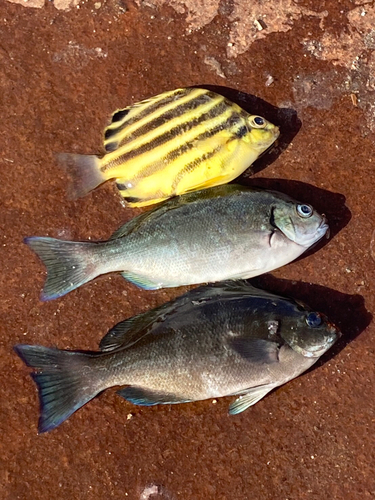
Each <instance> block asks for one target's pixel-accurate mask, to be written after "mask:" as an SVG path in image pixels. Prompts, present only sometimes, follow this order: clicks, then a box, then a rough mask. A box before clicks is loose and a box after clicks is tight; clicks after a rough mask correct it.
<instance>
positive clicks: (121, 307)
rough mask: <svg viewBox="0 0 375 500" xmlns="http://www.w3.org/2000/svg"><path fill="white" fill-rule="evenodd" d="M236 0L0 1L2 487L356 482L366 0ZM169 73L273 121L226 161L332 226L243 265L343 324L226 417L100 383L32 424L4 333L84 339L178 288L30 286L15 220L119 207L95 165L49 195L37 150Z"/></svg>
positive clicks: (47, 222) (287, 489)
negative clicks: (317, 244) (86, 188)
mask: <svg viewBox="0 0 375 500" xmlns="http://www.w3.org/2000/svg"><path fill="white" fill-rule="evenodd" d="M21 4H22V2H21ZM36 4H40V2H36ZM69 4H72V2H65V3H63V2H61V1H60V2H58V4H57V6H58V7H59V8H61V9H63V8H66V6H67V5H69ZM73 4H74V2H73ZM248 4H249V3H248V2H242V1H240V0H237V1H233V2H230V1H224V0H222V1H221V2H207V10H205V3H204V2H200V3H199V9H200V11H201V12H200V11H199V9H198V11H197V9H195V10H194V9H193V7H191V6H192V5H193V4H192V3H191V2H189V1H186V2H185V3H184V2H182V1H181V2H178V1H177V0H176V1H175V2H173V3H172V4H170V3H169V2H162V1H158V2H156V1H155V2H152V1H150V2H141V1H138V2H137V3H132V2H130V1H125V0H116V1H115V0H109V1H101V2H96V3H94V2H92V1H89V2H81V3H80V4H78V7H79V8H77V7H74V8H72V9H71V10H70V11H69V10H67V11H64V10H57V9H56V8H55V7H54V5H53V4H52V3H47V4H46V5H45V6H44V7H42V8H39V9H38V8H25V6H24V5H19V4H14V3H8V2H2V3H1V4H0V13H1V15H0V64H1V71H0V89H1V92H0V96H1V97H0V103H1V123H0V128H1V146H2V147H1V156H0V168H1V182H0V200H1V211H0V227H1V233H0V239H1V246H0V263H1V264H0V266H1V273H0V289H1V302H0V319H1V321H0V328H1V343H0V359H1V364H0V373H1V386H0V394H1V409H0V430H1V440H0V450H1V453H0V460H1V462H0V469H1V470H0V472H1V481H0V497H1V498H3V499H7V500H15V499H22V500H35V499H36V498H38V499H40V500H47V499H48V500H51V499H80V500H81V499H95V500H102V499H103V500H104V499H108V498H113V499H118V500H120V499H121V500H124V499H125V498H129V499H131V500H133V499H134V500H142V499H147V498H148V497H150V498H156V499H158V498H160V499H164V498H165V499H169V500H172V499H173V500H176V499H184V500H200V499H204V500H208V499H209V500H211V499H215V500H218V499H220V500H229V499H230V500H233V499H236V500H237V499H241V500H242V499H262V500H276V499H277V500H279V499H280V500H287V499H288V500H303V499H307V500H310V499H311V500H320V499H327V498H330V499H345V500H351V499H353V500H354V499H359V498H360V499H372V498H374V497H375V481H374V462H375V456H374V455H375V452H374V449H375V446H374V418H375V415H374V405H375V404H374V401H375V375H374V351H375V348H374V335H375V331H374V324H373V323H372V322H371V320H372V316H371V314H373V313H374V310H375V299H374V281H375V261H374V259H375V244H374V238H375V237H374V231H375V223H374V213H373V207H374V203H373V197H374V192H375V176H374V161H375V160H374V130H375V127H374V117H375V115H374V109H375V108H374V104H373V103H374V84H373V81H374V77H373V66H374V62H373V60H374V54H373V50H374V48H375V44H373V43H372V40H373V32H372V25H373V23H372V20H373V16H374V11H373V7H371V6H368V7H367V6H366V5H362V6H361V5H359V2H358V3H357V5H358V6H356V5H355V3H354V2H350V1H349V0H346V1H343V2H339V3H337V2H335V1H334V0H326V1H323V2H319V5H318V4H317V3H316V2H309V1H308V0H306V1H303V2H293V4H291V3H290V1H289V0H280V1H276V0H275V1H272V0H270V1H269V2H261V1H259V2H256V9H255V7H254V9H255V10H254V12H256V13H257V18H256V19H253V18H252V17H251V16H252V11H251V9H250V10H249V8H248ZM263 4H264V6H266V4H267V9H266V8H265V9H264V11H262V5H263ZM25 5H26V3H25ZM170 5H172V6H170ZM272 5H273V9H272V8H270V6H272ZM173 6H174V8H173ZM288 6H291V7H290V8H291V9H292V11H291V15H290V16H289V17H288V8H289V7H288ZM298 6H300V7H298ZM318 7H319V8H318ZM366 8H367V9H368V10H366ZM176 9H177V10H176ZM241 9H242V10H241ZM277 9H279V12H280V16H281V17H280V16H279V17H277V16H276V18H275V16H272V12H275V11H277ZM197 12H198V14H199V15H197ZM262 12H264V13H266V17H262V15H261V14H262ZM215 13H216V14H215ZM267 15H268V16H269V18H270V21H268V24H267ZM366 16H368V17H366ZM367 19H368V22H367V21H366V20H367ZM190 21H191V22H192V23H193V24H191V25H190V24H189V22H190ZM255 21H257V22H255ZM366 22H367V24H366ZM194 23H195V24H194ZM199 23H201V24H199ZM196 28H198V29H196ZM249 30H250V31H249ZM258 32H261V36H258V34H257V33H258ZM250 35H251V36H250ZM236 43H238V50H236V45H235V44H236ZM228 44H229V45H228ZM230 44H231V45H230ZM349 55H350V58H349ZM188 85H212V86H223V87H225V88H224V89H221V90H222V92H224V93H227V94H228V95H231V96H234V97H236V98H237V102H239V103H240V104H242V105H243V106H244V107H245V108H247V109H248V110H250V108H252V109H255V110H257V111H263V112H264V113H265V115H266V117H267V118H270V119H273V120H275V121H277V122H278V123H279V124H280V125H281V129H282V133H283V135H282V137H281V139H280V144H279V147H278V149H277V150H276V151H273V152H272V153H271V154H269V155H266V156H265V157H263V158H262V159H261V160H260V162H258V164H257V165H255V166H254V170H256V171H257V173H256V175H255V178H249V176H245V177H243V179H242V180H243V182H246V183H249V184H262V185H265V186H268V187H272V188H276V189H280V190H284V191H285V192H287V193H289V194H292V195H293V196H294V197H296V198H299V199H301V200H303V201H306V202H311V203H313V204H314V205H315V206H316V207H317V208H318V209H320V210H321V211H323V212H325V213H326V214H327V216H328V217H329V220H330V223H331V226H332V238H331V240H330V241H328V242H326V244H325V245H322V247H321V248H320V249H319V250H318V251H314V252H311V253H310V255H308V256H306V257H305V258H302V259H300V260H298V261H297V262H294V263H292V264H290V265H289V266H287V267H285V268H282V269H280V270H278V271H276V272H275V273H274V277H272V276H266V277H263V278H259V279H258V280H257V282H258V283H261V284H263V285H264V286H267V287H268V288H269V289H271V290H275V291H284V292H285V293H289V294H291V295H293V296H294V297H296V298H300V299H303V300H305V301H306V302H307V303H310V304H311V305H312V306H313V307H316V308H318V309H321V310H322V311H323V312H325V313H327V314H328V315H329V316H330V317H331V318H332V320H333V321H335V322H336V323H337V324H338V325H339V326H340V327H341V328H342V331H343V334H344V335H343V338H342V339H341V341H340V343H339V344H338V345H337V346H335V347H334V349H333V350H332V352H331V353H328V355H327V356H325V357H324V358H323V359H322V360H321V362H319V363H318V365H317V366H316V367H315V368H314V369H313V370H311V371H310V372H308V373H306V374H304V375H303V376H301V377H300V378H298V379H296V380H294V381H292V382H290V383H289V384H287V385H286V386H284V387H282V388H281V389H279V390H277V391H275V392H273V393H272V394H270V395H269V396H267V397H266V398H265V399H264V400H263V401H261V402H260V403H258V404H257V405H256V406H254V407H253V408H251V409H249V410H248V411H246V412H244V413H243V414H241V415H238V416H235V417H229V416H228V415H227V408H228V404H229V402H230V400H231V398H226V399H223V400H218V401H217V403H216V404H213V402H212V401H205V402H200V403H196V404H186V405H176V406H165V407H154V408H140V407H136V406H133V405H131V404H130V403H127V402H126V401H124V400H122V399H121V398H119V397H118V396H116V394H115V390H109V391H107V392H106V393H104V394H102V395H100V396H99V397H98V398H96V399H95V400H94V401H92V402H91V403H89V404H88V405H86V406H85V407H84V408H83V409H81V410H80V411H79V412H77V413H76V414H74V415H73V416H72V417H71V418H70V419H69V420H68V421H67V422H65V423H64V424H62V425H61V426H60V427H59V428H58V429H56V430H55V431H53V432H51V433H48V434H45V435H39V436H38V435H37V421H38V412H39V404H38V397H37V391H36V388H35V385H34V383H33V382H32V380H31V378H30V376H29V370H28V369H27V368H26V367H25V366H24V365H23V363H22V362H21V361H20V360H19V359H18V357H17V356H16V355H15V354H14V353H13V351H12V346H13V345H14V344H16V343H31V344H42V345H46V346H58V347H60V348H71V349H74V348H75V349H96V348H97V345H98V342H99V340H100V339H101V337H102V336H103V335H104V334H105V333H106V332H107V330H108V329H109V328H110V327H111V326H112V325H114V324H115V323H116V322H118V321H120V320H122V319H124V318H126V317H129V316H131V315H133V314H136V313H139V312H141V311H144V310H146V309H148V308H151V307H154V306H156V305H157V304H161V303H163V302H165V301H166V300H168V299H170V298H172V297H175V296H177V295H179V294H181V293H182V292H183V291H184V290H185V289H178V290H177V289H170V290H167V291H164V290H162V291H157V292H150V291H141V290H138V289H137V288H135V287H134V286H133V285H131V284H129V283H127V282H125V281H124V280H123V279H122V278H121V277H120V276H115V275H113V276H107V277H104V278H102V279H98V280H97V281H95V282H93V283H90V284H88V285H86V286H85V287H82V288H81V289H79V290H76V291H75V292H73V293H71V294H69V295H67V296H66V297H63V298H62V299H60V300H56V301H53V302H50V303H45V304H42V303H41V302H39V299H38V296H39V292H40V289H41V287H42V283H43V280H44V268H43V266H42V265H41V263H40V262H39V261H38V259H37V258H36V257H35V256H34V255H33V254H32V252H30V250H29V249H28V248H27V247H26V246H25V245H24V244H23V243H22V239H23V237H25V236H27V235H51V236H56V237H62V238H77V239H88V238H91V239H93V240H95V239H104V238H107V237H108V236H109V235H110V234H111V233H112V232H113V231H114V230H115V229H116V228H117V227H118V226H119V225H120V224H121V223H122V222H125V221H127V220H129V219H130V218H131V217H133V216H134V214H135V213H136V211H132V210H130V209H128V208H123V207H122V206H121V204H120V202H119V196H118V195H117V193H116V191H115V188H114V186H113V185H110V184H108V185H106V186H103V187H101V188H100V189H98V190H97V191H96V192H94V193H92V194H91V195H88V196H87V197H86V198H84V199H82V200H79V201H76V202H71V201H69V200H67V198H66V196H65V187H66V184H67V178H66V177H65V174H64V173H63V172H62V171H60V170H59V169H58V168H57V167H56V162H55V160H54V155H55V153H57V152H61V151H67V152H80V153H91V152H98V153H99V152H100V151H101V137H102V130H103V128H104V126H105V125H106V123H107V120H108V118H109V116H110V114H111V113H112V112H113V111H114V110H115V109H116V108H120V107H124V106H125V105H127V104H129V103H131V102H135V101H137V100H140V99H143V98H146V97H149V96H152V95H154V94H157V93H160V92H163V91H165V90H169V89H173V88H176V87H179V86H188ZM228 89H236V90H238V91H242V92H246V93H248V94H253V95H256V96H258V97H259V98H261V99H263V100H264V101H265V102H266V103H269V104H265V103H264V102H262V101H260V100H259V99H258V100H254V99H251V98H247V99H245V98H242V97H243V96H242V97H241V95H238V94H237V95H236V94H235V93H233V91H231V90H228ZM278 108H283V109H282V110H281V111H277V109H278ZM298 120H300V123H299V121H298ZM265 167H266V168H265ZM265 179H268V180H265ZM345 199H346V201H345ZM371 245H372V247H371ZM371 252H372V254H371ZM283 280H289V281H287V282H285V281H283ZM150 495H153V496H150Z"/></svg>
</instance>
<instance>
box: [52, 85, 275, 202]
mask: <svg viewBox="0 0 375 500" xmlns="http://www.w3.org/2000/svg"><path fill="white" fill-rule="evenodd" d="M255 119H257V120H255ZM278 135H279V129H278V127H276V126H275V125H273V124H272V123H270V122H268V121H267V120H265V119H264V118H262V117H256V116H254V115H250V114H249V113H247V112H246V111H244V110H243V109H242V108H240V107H239V106H238V105H237V104H235V103H233V102H231V101H229V100H228V99H226V98H224V97H223V96H221V95H219V94H216V93H215V92H212V91H209V90H206V89H200V88H185V89H176V90H174V91H170V92H166V93H164V94H160V95H158V96H155V97H153V98H150V99H146V100H145V101H141V102H139V103H136V104H133V105H132V106H129V107H128V108H125V109H123V110H117V111H116V112H115V113H114V114H113V117H112V122H111V123H110V124H109V125H108V127H107V128H106V129H105V131H104V148H105V150H106V154H105V155H104V156H103V157H102V158H99V157H97V156H94V155H91V156H90V155H87V156H86V155H71V154H67V153H64V154H60V155H59V157H58V158H59V162H60V164H61V165H63V166H65V167H67V169H68V171H69V172H70V174H71V177H72V179H73V184H72V187H71V192H70V194H71V196H72V197H73V198H74V197H79V196H84V195H85V194H86V193H88V192H89V191H91V190H92V189H95V188H96V187H97V186H99V185H100V184H102V183H103V182H105V181H107V180H110V179H113V180H115V181H116V185H117V187H118V189H119V191H120V194H121V195H122V196H123V197H124V198H125V200H126V201H127V202H128V203H129V205H130V206H134V207H135V206H139V207H140V206H146V205H152V204H155V203H159V202H160V201H163V200H165V199H167V198H170V197H173V196H175V195H179V194H183V193H186V192H190V191H194V190H198V189H203V188H208V187H213V186H217V185H220V184H225V183H227V182H229V181H231V180H233V179H235V178H236V177H237V176H238V175H240V174H241V173H242V172H244V170H246V168H247V167H249V166H250V165H251V164H252V163H253V162H254V161H255V160H256V159H257V158H258V156H259V155H261V154H262V153H263V152H264V151H266V150H267V149H268V148H269V147H270V146H271V145H272V143H273V142H274V141H275V140H276V139H277V137H278Z"/></svg>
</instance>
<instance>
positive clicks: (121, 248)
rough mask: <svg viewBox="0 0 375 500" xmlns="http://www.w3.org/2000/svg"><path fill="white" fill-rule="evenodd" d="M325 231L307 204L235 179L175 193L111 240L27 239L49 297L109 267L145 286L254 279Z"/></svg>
mask: <svg viewBox="0 0 375 500" xmlns="http://www.w3.org/2000/svg"><path fill="white" fill-rule="evenodd" d="M327 230H328V224H327V221H326V219H325V217H324V216H321V215H319V214H318V213H317V212H316V211H314V209H313V208H312V207H311V206H310V205H306V204H303V203H299V202H297V201H295V200H292V199H291V198H289V197H288V196H286V195H284V194H281V193H277V192H269V191H264V190H259V189H249V188H245V187H242V186H236V185H233V184H232V185H225V186H218V187H214V188H211V189H206V190H203V191H198V192H194V193H191V194H185V195H183V196H180V197H177V198H173V199H171V200H169V201H167V202H165V203H164V204H162V205H161V206H159V207H158V208H155V209H154V210H152V211H150V212H146V213H143V214H141V215H139V216H138V217H135V218H134V219H132V220H131V221H130V222H128V223H127V224H125V225H124V226H123V227H121V228H120V229H119V230H118V231H116V232H115V233H114V235H113V236H112V238H111V239H110V240H109V241H104V242H96V243H94V242H74V241H61V240H58V239H55V238H45V237H37V236H36V237H31V238H26V240H25V241H26V243H27V244H28V245H29V246H30V248H32V250H34V252H36V253H37V255H38V256H39V257H40V259H41V260H42V261H43V263H44V264H45V266H46V268H47V280H46V283H45V285H44V290H43V294H42V300H51V299H55V298H58V297H62V296H63V295H65V294H66V293H68V292H70V291H72V290H74V289H75V288H78V287H79V286H81V285H83V284H84V283H87V282H88V281H90V280H92V279H94V278H96V277H97V276H99V275H101V274H105V273H109V272H112V271H120V272H122V275H123V276H124V278H126V279H127V280H129V281H131V282H133V283H135V284H136V285H138V286H140V287H141V288H145V289H156V288H162V287H174V286H181V285H189V284H198V283H208V282H215V281H221V280H225V279H241V278H243V279H245V278H251V277H253V276H258V275H260V274H263V273H266V272H268V271H271V270H273V269H276V268H278V267H281V266H283V265H285V264H288V263H289V262H291V261H292V260H294V259H296V258H297V257H299V256H300V255H301V254H302V253H303V252H305V251H306V250H307V249H308V248H309V247H310V246H311V245H314V244H315V243H316V242H317V241H318V240H320V239H321V238H322V237H323V236H324V235H325V234H326V232H327Z"/></svg>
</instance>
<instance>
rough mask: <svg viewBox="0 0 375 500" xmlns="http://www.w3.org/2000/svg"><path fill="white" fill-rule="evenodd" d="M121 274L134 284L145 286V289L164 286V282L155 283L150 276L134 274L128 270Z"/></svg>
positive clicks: (155, 288)
mask: <svg viewBox="0 0 375 500" xmlns="http://www.w3.org/2000/svg"><path fill="white" fill-rule="evenodd" d="M121 275H122V276H123V277H124V278H125V279H126V280H128V281H130V282H131V283H134V285H137V286H138V287H139V288H143V289H144V290H157V289H158V288H162V286H163V284H162V283H155V282H154V281H152V280H151V279H150V278H146V277H145V276H139V275H138V274H133V273H130V272H128V271H124V272H123V273H121Z"/></svg>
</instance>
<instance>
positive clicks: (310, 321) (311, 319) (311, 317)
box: [306, 312, 322, 328]
mask: <svg viewBox="0 0 375 500" xmlns="http://www.w3.org/2000/svg"><path fill="white" fill-rule="evenodd" d="M306 323H307V325H308V326H310V327H311V328H317V327H318V326H320V325H321V324H322V317H321V316H320V314H319V313H317V312H311V313H309V314H308V315H307V316H306Z"/></svg>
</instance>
